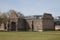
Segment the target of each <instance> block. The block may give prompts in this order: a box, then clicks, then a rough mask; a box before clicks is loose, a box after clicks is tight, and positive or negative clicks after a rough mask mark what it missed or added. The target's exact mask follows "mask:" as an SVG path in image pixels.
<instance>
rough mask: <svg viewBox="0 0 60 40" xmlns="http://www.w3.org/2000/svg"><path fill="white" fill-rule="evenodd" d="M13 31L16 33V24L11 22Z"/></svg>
mask: <svg viewBox="0 0 60 40" xmlns="http://www.w3.org/2000/svg"><path fill="white" fill-rule="evenodd" d="M11 31H16V23H15V22H11Z"/></svg>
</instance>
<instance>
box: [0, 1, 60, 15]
mask: <svg viewBox="0 0 60 40" xmlns="http://www.w3.org/2000/svg"><path fill="white" fill-rule="evenodd" d="M10 9H14V10H16V11H19V12H21V13H23V14H24V15H42V14H43V13H46V12H47V13H51V14H53V15H54V16H59V15H60V0H0V11H1V12H2V11H3V12H5V11H6V12H7V11H8V10H10Z"/></svg>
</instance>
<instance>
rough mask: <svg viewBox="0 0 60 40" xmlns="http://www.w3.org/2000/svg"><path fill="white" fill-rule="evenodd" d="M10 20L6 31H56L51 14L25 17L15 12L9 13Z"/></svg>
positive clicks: (5, 26) (5, 27) (7, 22)
mask: <svg viewBox="0 0 60 40" xmlns="http://www.w3.org/2000/svg"><path fill="white" fill-rule="evenodd" d="M8 18H9V20H7V21H6V23H5V25H4V27H2V26H1V27H2V28H3V29H4V30H5V31H44V30H55V27H54V18H53V17H52V15H51V14H48V13H44V14H43V15H33V16H24V15H22V14H21V13H19V12H15V11H14V10H10V11H9V17H8ZM2 28H0V29H2Z"/></svg>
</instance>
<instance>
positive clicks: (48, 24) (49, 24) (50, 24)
mask: <svg viewBox="0 0 60 40" xmlns="http://www.w3.org/2000/svg"><path fill="white" fill-rule="evenodd" d="M42 29H43V30H55V27H54V18H53V17H52V15H51V14H48V13H44V15H43V17H42Z"/></svg>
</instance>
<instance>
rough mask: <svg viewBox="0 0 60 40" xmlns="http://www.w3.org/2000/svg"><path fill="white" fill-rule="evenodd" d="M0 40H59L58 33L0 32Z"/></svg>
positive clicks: (59, 33) (59, 34)
mask: <svg viewBox="0 0 60 40" xmlns="http://www.w3.org/2000/svg"><path fill="white" fill-rule="evenodd" d="M0 40H60V32H59V31H54V32H52V31H51V32H0Z"/></svg>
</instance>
